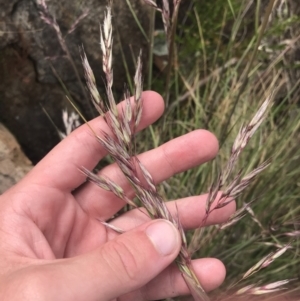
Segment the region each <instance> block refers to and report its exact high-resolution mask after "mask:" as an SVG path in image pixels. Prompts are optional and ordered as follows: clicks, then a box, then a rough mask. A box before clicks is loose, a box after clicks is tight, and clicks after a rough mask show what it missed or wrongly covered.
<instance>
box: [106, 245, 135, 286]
mask: <svg viewBox="0 0 300 301" xmlns="http://www.w3.org/2000/svg"><path fill="white" fill-rule="evenodd" d="M103 251H104V252H103V253H102V256H103V258H104V260H105V261H106V262H107V263H108V265H109V266H110V268H111V269H112V271H113V273H114V274H115V275H116V276H118V278H119V279H120V281H121V282H122V283H124V284H125V285H127V286H128V285H130V286H131V287H132V288H133V289H134V288H136V287H137V286H138V284H139V280H140V270H141V265H140V263H139V261H138V259H137V256H136V254H135V253H136V252H135V250H134V246H130V242H128V241H127V243H125V242H123V241H114V242H111V243H109V244H107V246H106V248H104V250H103Z"/></svg>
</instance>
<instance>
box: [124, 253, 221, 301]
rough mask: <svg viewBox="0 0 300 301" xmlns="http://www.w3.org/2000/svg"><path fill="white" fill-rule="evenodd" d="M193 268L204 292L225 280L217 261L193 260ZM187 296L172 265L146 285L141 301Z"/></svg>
mask: <svg viewBox="0 0 300 301" xmlns="http://www.w3.org/2000/svg"><path fill="white" fill-rule="evenodd" d="M193 268H194V270H195V272H196V275H197V278H198V280H199V282H200V283H201V286H202V287H203V289H204V290H205V291H206V292H208V291H211V290H214V289H216V288H217V287H219V286H220V285H221V284H222V283H223V281H224V279H225V275H226V270H225V267H224V265H223V263H222V262H221V261H219V260H218V259H215V258H203V259H197V260H193ZM188 294H189V288H188V287H187V285H186V283H185V281H184V279H183V277H182V275H181V273H180V272H179V270H178V267H177V266H176V265H175V264H172V265H171V266H170V267H169V268H167V269H166V270H164V271H163V272H162V273H161V274H159V275H158V277H156V278H155V279H153V280H152V281H151V282H150V283H148V284H147V286H146V287H145V289H144V290H143V292H142V296H143V300H159V299H165V298H172V297H176V296H183V295H188ZM128 300H129V299H128ZM135 300H136V299H135Z"/></svg>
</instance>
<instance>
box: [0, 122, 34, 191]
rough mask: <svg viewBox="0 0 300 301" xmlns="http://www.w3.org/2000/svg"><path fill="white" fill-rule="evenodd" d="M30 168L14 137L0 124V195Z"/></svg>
mask: <svg viewBox="0 0 300 301" xmlns="http://www.w3.org/2000/svg"><path fill="white" fill-rule="evenodd" d="M31 168H32V164H31V162H30V161H29V159H28V158H27V157H26V156H25V155H24V153H23V152H22V151H21V148H20V146H19V145H18V143H17V141H16V139H15V138H14V136H13V135H12V134H11V133H10V132H9V131H8V130H7V129H6V128H5V127H4V126H3V125H2V124H0V194H2V193H3V192H4V191H5V190H7V189H8V188H10V187H11V186H13V185H14V184H16V183H17V182H18V181H20V180H21V179H22V178H23V177H24V176H25V175H26V174H27V173H28V172H29V171H30V170H31Z"/></svg>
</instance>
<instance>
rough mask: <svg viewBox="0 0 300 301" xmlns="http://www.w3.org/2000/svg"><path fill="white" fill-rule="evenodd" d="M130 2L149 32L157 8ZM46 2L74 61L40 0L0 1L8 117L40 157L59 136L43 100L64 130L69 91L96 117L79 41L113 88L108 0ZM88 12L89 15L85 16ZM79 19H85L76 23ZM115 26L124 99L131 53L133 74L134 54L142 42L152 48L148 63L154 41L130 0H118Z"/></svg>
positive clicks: (4, 113)
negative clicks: (107, 68)
mask: <svg viewBox="0 0 300 301" xmlns="http://www.w3.org/2000/svg"><path fill="white" fill-rule="evenodd" d="M130 2H131V4H132V7H133V9H134V11H135V13H136V15H137V16H138V18H139V21H140V23H141V25H142V26H143V28H144V30H145V32H148V30H149V29H148V26H149V25H148V24H149V7H148V6H147V5H145V4H144V2H143V0H134V1H133V0H131V1H130ZM46 4H47V5H48V9H49V12H50V15H51V16H52V17H53V18H55V20H56V22H57V24H58V25H59V28H60V32H61V35H62V37H63V41H64V43H65V45H66V46H67V49H68V51H69V54H70V57H71V58H72V61H70V57H68V53H66V51H64V49H63V47H62V45H61V43H60V41H59V37H58V35H57V33H56V31H55V30H54V29H53V27H52V26H50V25H49V24H46V23H45V22H44V21H43V20H42V19H41V17H40V13H39V6H38V5H37V2H36V1H35V0H19V1H7V0H0V16H1V22H0V24H1V28H0V77H1V81H0V120H1V121H2V122H3V123H4V124H5V125H6V126H7V127H8V128H9V129H10V130H11V131H12V133H13V134H14V135H15V136H16V138H17V140H18V141H19V142H20V144H21V146H22V147H23V149H24V151H25V153H26V154H27V155H28V156H29V158H30V159H31V160H32V161H33V162H34V163H36V162H37V161H39V160H40V159H41V158H42V157H43V156H44V155H45V154H46V153H47V152H48V151H49V150H50V149H51V148H52V147H53V146H54V145H55V144H56V143H57V142H58V141H59V138H58V135H57V133H56V130H55V129H54V127H53V126H52V125H51V123H50V121H49V119H48V117H47V116H46V115H45V114H44V112H43V109H42V107H43V108H44V109H45V110H46V111H47V112H48V114H49V115H50V117H51V119H52V120H53V122H54V123H55V124H56V125H57V126H58V127H60V128H61V129H63V128H62V120H61V114H62V109H63V108H65V107H68V106H69V104H68V103H67V101H66V97H65V95H66V94H69V95H70V96H71V97H72V99H73V100H74V102H75V103H76V104H77V106H78V107H79V108H80V110H81V111H82V112H83V114H84V115H85V116H86V117H87V118H88V119H90V118H92V117H94V116H96V114H95V112H94V111H93V108H92V106H91V105H90V102H89V101H88V99H87V98H88V97H87V93H86V91H85V88H83V86H81V82H83V70H82V66H81V59H80V51H79V47H81V46H83V47H84V49H85V52H86V54H87V57H88V59H89V61H90V64H91V66H92V69H93V70H94V73H95V77H96V80H97V83H98V86H99V90H100V92H102V93H103V92H104V90H105V83H104V80H103V79H104V76H103V72H102V65H101V59H102V57H101V51H100V45H99V24H100V23H102V21H103V18H104V11H105V8H106V5H107V1H106V0H84V1H74V2H73V1H72V2H71V1H68V0H64V1H60V0H52V1H46ZM85 13H87V14H86V16H85V17H84V18H83V19H80V18H81V17H82V16H83V14H85ZM2 20H3V22H2ZM78 20H79V22H78ZM77 23H78V24H77ZM74 24H77V26H75V29H74ZM113 26H114V49H113V53H114V62H113V68H114V89H115V92H116V95H117V97H118V98H119V97H121V95H122V90H123V87H124V83H125V82H126V81H127V80H126V75H127V74H126V71H125V68H124V60H123V57H125V59H126V62H127V65H128V68H129V73H130V74H131V75H133V74H134V58H135V57H137V55H138V52H139V50H140V49H141V48H142V49H144V50H145V51H144V52H143V53H144V60H145V62H146V59H147V58H146V53H147V51H146V47H147V40H146V38H145V37H144V36H143V34H142V33H141V31H140V29H139V28H138V25H137V24H136V21H135V20H134V18H133V16H132V13H131V12H130V9H129V8H128V6H127V4H126V1H114V3H113ZM72 29H74V30H72ZM123 55H124V56H123ZM78 78H80V80H81V82H79V80H78Z"/></svg>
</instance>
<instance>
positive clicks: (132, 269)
mask: <svg viewBox="0 0 300 301" xmlns="http://www.w3.org/2000/svg"><path fill="white" fill-rule="evenodd" d="M180 246H181V239H180V235H179V232H178V230H177V229H176V228H175V226H174V225H173V224H171V223H170V222H168V221H166V220H155V221H151V222H149V223H146V224H143V225H142V226H140V227H138V228H136V229H134V230H132V231H130V232H126V233H124V234H122V235H120V236H118V237H117V238H116V239H114V240H111V241H109V242H107V243H106V244H105V245H103V246H102V247H101V248H100V249H97V250H95V251H93V252H90V253H88V254H85V255H81V256H78V257H75V258H72V259H69V260H68V261H67V262H64V263H62V264H63V265H64V268H63V269H61V270H62V271H63V274H64V276H65V277H66V278H67V279H66V280H67V281H65V279H61V280H62V281H65V282H66V283H65V285H64V286H63V287H62V289H64V288H65V289H67V290H68V292H67V296H68V297H70V299H63V300H111V299H114V298H117V297H119V296H121V295H123V294H126V293H129V292H132V291H134V290H137V289H139V288H140V287H142V286H143V285H145V284H146V283H148V282H149V281H150V280H152V279H153V278H154V277H155V276H157V275H158V274H159V273H160V272H161V271H162V270H164V269H165V268H166V267H167V266H168V265H169V264H170V263H171V262H172V261H173V260H174V259H175V258H176V256H177V255H178V253H179V250H180ZM70 262H72V263H71V264H70ZM62 271H61V272H62ZM61 277H62V275H60V278H61ZM65 277H63V278H65ZM69 281H70V283H69ZM70 290H72V293H71V291H70ZM70 293H71V295H73V296H71V295H70ZM56 294H57V292H56ZM58 295H61V296H62V295H65V294H64V293H63V292H61V294H58Z"/></svg>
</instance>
